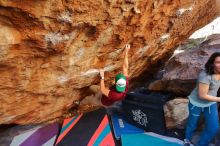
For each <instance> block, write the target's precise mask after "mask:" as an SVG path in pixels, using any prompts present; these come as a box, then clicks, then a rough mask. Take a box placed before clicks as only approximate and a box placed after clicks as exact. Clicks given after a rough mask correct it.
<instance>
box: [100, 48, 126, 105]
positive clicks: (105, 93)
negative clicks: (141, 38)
mask: <svg viewBox="0 0 220 146" xmlns="http://www.w3.org/2000/svg"><path fill="white" fill-rule="evenodd" d="M129 50H130V45H129V44H127V45H125V51H124V62H123V73H119V74H117V75H116V77H115V84H114V85H113V86H112V87H111V88H107V87H106V86H105V82H104V79H105V77H104V70H103V69H101V70H100V76H101V81H100V86H101V93H102V96H101V103H102V105H103V106H110V105H112V104H113V103H115V102H116V101H121V100H123V99H124V98H125V96H126V93H127V92H128V51H129Z"/></svg>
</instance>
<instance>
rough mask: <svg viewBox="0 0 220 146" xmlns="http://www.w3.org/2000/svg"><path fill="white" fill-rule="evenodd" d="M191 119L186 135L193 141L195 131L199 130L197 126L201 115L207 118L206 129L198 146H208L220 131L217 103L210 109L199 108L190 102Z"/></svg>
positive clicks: (189, 119) (189, 118)
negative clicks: (219, 130)
mask: <svg viewBox="0 0 220 146" xmlns="http://www.w3.org/2000/svg"><path fill="white" fill-rule="evenodd" d="M188 106H189V117H188V122H187V125H186V135H185V138H186V139H188V140H190V141H191V140H192V136H193V133H194V131H195V130H196V128H197V124H198V121H199V118H200V116H201V114H203V115H204V118H205V129H204V130H203V132H202V134H201V137H200V139H199V141H198V143H197V145H196V146H208V145H209V143H210V142H211V140H212V139H213V138H214V136H215V135H216V133H217V131H218V129H219V117H218V108H217V103H215V104H213V105H211V106H210V107H205V108H201V107H197V106H194V105H192V104H191V103H190V102H189V105H188Z"/></svg>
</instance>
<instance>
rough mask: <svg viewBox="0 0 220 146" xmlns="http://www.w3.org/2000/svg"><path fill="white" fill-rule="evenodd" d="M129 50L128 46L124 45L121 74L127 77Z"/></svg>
mask: <svg viewBox="0 0 220 146" xmlns="http://www.w3.org/2000/svg"><path fill="white" fill-rule="evenodd" d="M129 49H130V45H129V44H126V45H125V52H124V63H123V74H124V75H125V76H126V77H128V74H129V73H128V51H129Z"/></svg>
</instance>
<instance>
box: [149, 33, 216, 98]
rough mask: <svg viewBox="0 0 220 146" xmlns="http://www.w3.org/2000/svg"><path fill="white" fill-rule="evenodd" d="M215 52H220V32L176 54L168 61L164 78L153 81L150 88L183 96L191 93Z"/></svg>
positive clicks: (187, 44)
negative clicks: (200, 73)
mask: <svg viewBox="0 0 220 146" xmlns="http://www.w3.org/2000/svg"><path fill="white" fill-rule="evenodd" d="M197 41H198V40H197ZM190 43H192V42H190ZM190 43H189V42H188V43H186V44H185V46H189V44H190ZM214 52H220V34H216V35H211V36H209V37H208V38H207V40H206V41H205V42H203V43H202V44H200V45H199V46H197V47H195V48H191V49H186V48H185V51H184V52H183V53H179V54H177V55H175V56H174V57H173V58H171V59H170V60H169V61H168V62H167V64H166V66H165V68H164V74H163V78H162V79H161V80H157V81H155V82H153V83H152V84H150V85H149V87H148V88H149V89H151V90H165V91H172V92H174V93H176V94H177V95H181V96H187V95H189V94H190V92H191V91H192V89H193V88H194V87H195V83H196V79H197V77H198V74H199V72H200V70H201V69H203V68H204V65H205V63H206V62H207V60H208V59H209V57H210V56H211V54H212V53H214Z"/></svg>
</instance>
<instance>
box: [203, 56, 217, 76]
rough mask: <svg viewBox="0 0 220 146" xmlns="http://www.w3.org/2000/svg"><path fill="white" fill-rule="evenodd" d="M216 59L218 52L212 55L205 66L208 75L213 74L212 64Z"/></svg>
mask: <svg viewBox="0 0 220 146" xmlns="http://www.w3.org/2000/svg"><path fill="white" fill-rule="evenodd" d="M216 57H220V52H215V53H213V54H212V55H211V56H210V58H209V60H208V61H207V62H206V64H205V71H206V73H207V74H209V75H212V74H214V62H215V58H216Z"/></svg>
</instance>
